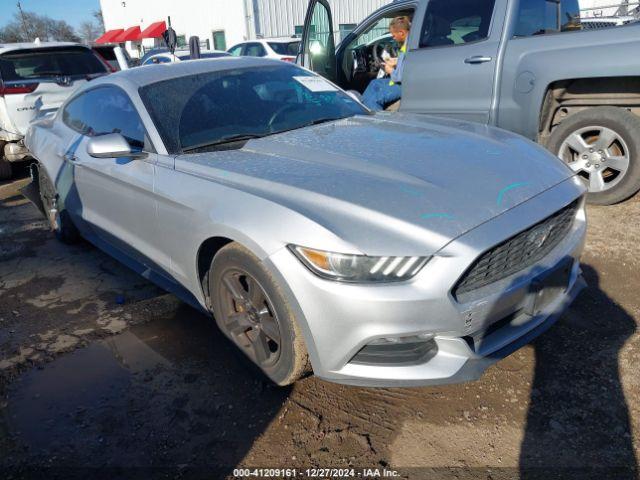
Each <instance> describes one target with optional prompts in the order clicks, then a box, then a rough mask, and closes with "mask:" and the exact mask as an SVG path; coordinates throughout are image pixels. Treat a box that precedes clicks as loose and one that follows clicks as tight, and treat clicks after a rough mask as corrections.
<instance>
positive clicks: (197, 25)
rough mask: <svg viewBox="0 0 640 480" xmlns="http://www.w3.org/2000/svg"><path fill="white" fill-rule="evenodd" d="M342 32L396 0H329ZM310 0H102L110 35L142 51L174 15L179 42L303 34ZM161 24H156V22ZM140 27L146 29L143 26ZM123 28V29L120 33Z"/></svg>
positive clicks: (226, 43) (213, 43) (224, 42)
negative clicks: (192, 39)
mask: <svg viewBox="0 0 640 480" xmlns="http://www.w3.org/2000/svg"><path fill="white" fill-rule="evenodd" d="M329 2H330V3H331V6H332V9H333V17H334V21H335V25H334V28H335V30H336V31H337V34H338V38H337V40H339V37H340V35H341V34H344V33H345V32H348V31H350V30H351V29H353V27H355V25H357V24H358V23H359V22H360V21H362V20H363V19H364V18H365V17H366V16H367V15H369V14H370V13H372V12H373V11H374V10H376V9H378V8H379V7H381V6H383V5H385V4H388V3H391V0H329ZM308 4H309V0H182V1H176V0H153V1H149V0H100V6H101V8H102V15H103V17H104V23H105V28H106V30H107V33H109V32H110V31H113V33H112V35H111V36H109V35H108V36H107V38H106V39H107V40H108V41H118V42H120V41H125V40H124V39H126V45H127V50H129V52H130V54H132V56H137V54H138V52H139V51H140V50H143V49H149V48H153V47H154V46H157V45H158V44H159V43H160V40H159V39H158V38H157V37H156V38H144V39H141V38H140V34H144V32H145V30H146V29H148V28H149V27H150V26H151V28H150V30H149V31H148V32H149V33H148V35H154V36H155V35H157V33H158V30H159V29H160V26H159V25H158V23H157V22H162V21H165V22H166V21H167V19H168V18H170V19H171V26H172V27H173V29H174V30H175V31H176V33H177V34H178V35H179V37H180V38H179V42H180V43H182V42H184V43H185V44H187V43H188V41H189V38H190V37H192V36H198V37H199V38H200V41H201V42H202V43H203V44H204V45H205V47H206V46H208V47H209V48H211V49H218V50H226V49H227V48H229V47H232V46H233V45H235V44H236V43H239V42H242V41H244V40H249V39H254V38H259V37H263V38H274V37H290V36H293V35H296V34H300V33H301V31H302V25H303V24H304V18H305V13H306V10H307V6H308ZM153 24H156V28H155V29H154V27H153V26H152V25H153ZM138 27H139V28H140V31H138ZM117 33H119V35H118V34H117Z"/></svg>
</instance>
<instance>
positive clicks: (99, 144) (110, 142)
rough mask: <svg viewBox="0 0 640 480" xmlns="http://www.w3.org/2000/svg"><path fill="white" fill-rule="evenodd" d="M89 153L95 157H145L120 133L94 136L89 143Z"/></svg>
mask: <svg viewBox="0 0 640 480" xmlns="http://www.w3.org/2000/svg"><path fill="white" fill-rule="evenodd" d="M87 153H88V154H89V155H90V156H92V157H93V158H125V157H126V158H143V157H145V156H146V154H145V153H143V152H136V151H134V150H132V148H131V145H129V142H127V140H126V138H124V137H123V136H122V135H120V134H119V133H109V134H108V135H100V136H99V137H93V138H92V139H91V140H89V143H88V144H87Z"/></svg>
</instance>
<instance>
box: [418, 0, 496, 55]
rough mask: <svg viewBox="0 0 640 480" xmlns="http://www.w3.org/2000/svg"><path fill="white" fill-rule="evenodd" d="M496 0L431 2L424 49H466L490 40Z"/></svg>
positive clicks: (423, 33) (422, 43)
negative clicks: (467, 44) (474, 43)
mask: <svg viewBox="0 0 640 480" xmlns="http://www.w3.org/2000/svg"><path fill="white" fill-rule="evenodd" d="M494 5H495V0H431V1H430V2H429V6H428V7H427V13H426V15H425V19H424V25H423V28H422V32H421V34H420V47H421V48H428V47H442V46H447V45H464V44H465V43H470V42H477V41H479V40H484V39H485V38H487V37H488V36H489V27H490V26H491V19H492V17H493V8H494Z"/></svg>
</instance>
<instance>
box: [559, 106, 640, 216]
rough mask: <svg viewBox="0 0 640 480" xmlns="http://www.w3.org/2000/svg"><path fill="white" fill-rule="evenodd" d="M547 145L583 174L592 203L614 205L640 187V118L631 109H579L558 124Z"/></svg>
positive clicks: (581, 175)
mask: <svg viewBox="0 0 640 480" xmlns="http://www.w3.org/2000/svg"><path fill="white" fill-rule="evenodd" d="M547 147H548V148H549V150H551V151H552V152H553V153H555V154H556V155H558V156H559V157H560V159H561V160H563V161H564V162H566V163H567V165H569V167H570V168H571V169H572V170H573V171H574V172H576V174H577V175H578V176H579V177H581V178H582V180H583V181H584V182H585V184H586V185H587V187H588V188H589V195H588V201H589V203H592V204H596V205H613V204H615V203H619V202H622V201H624V200H626V199H628V198H629V197H631V196H633V195H634V194H635V193H637V192H638V190H640V118H638V117H637V116H635V115H633V114H632V113H630V112H628V111H627V110H624V109H622V108H617V107H599V108H589V109H587V110H583V111H581V112H578V113H576V114H575V115H572V116H571V117H569V118H568V119H566V120H565V121H563V122H562V123H561V124H560V125H559V126H558V127H556V129H555V130H554V131H553V132H552V133H551V136H550V137H549V142H548V145H547Z"/></svg>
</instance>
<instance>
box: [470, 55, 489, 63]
mask: <svg viewBox="0 0 640 480" xmlns="http://www.w3.org/2000/svg"><path fill="white" fill-rule="evenodd" d="M491 60H493V58H492V57H485V56H484V55H476V56H474V57H469V58H467V59H465V61H464V63H468V64H470V65H477V64H478V63H487V62H490V61H491Z"/></svg>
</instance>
